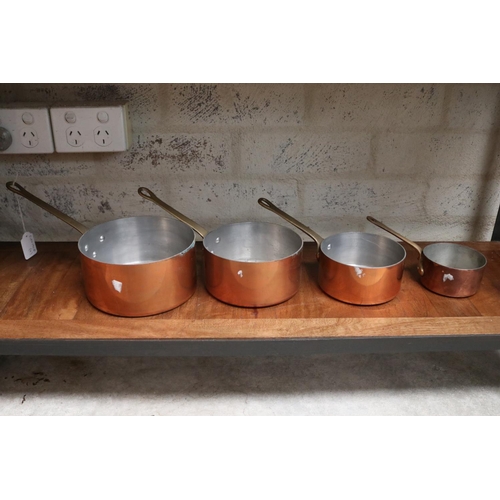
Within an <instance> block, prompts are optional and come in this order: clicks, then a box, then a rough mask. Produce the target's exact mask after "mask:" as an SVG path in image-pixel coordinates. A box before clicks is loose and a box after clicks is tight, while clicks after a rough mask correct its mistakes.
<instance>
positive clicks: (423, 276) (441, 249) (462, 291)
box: [367, 217, 487, 297]
mask: <svg viewBox="0 0 500 500" xmlns="http://www.w3.org/2000/svg"><path fill="white" fill-rule="evenodd" d="M367 219H368V220H369V221H370V222H371V223H372V224H375V225H376V226H378V227H380V228H382V229H383V230H384V231H387V232H388V233H391V234H392V235H393V236H396V238H399V239H400V240H401V241H404V242H405V243H408V245H410V246H412V247H413V248H414V249H415V250H416V251H417V252H418V264H417V270H418V273H419V274H420V281H421V283H422V285H424V286H425V287H426V288H428V289H429V290H430V291H431V292H435V293H438V294H439V295H445V296H446V297H470V296H471V295H474V294H475V293H476V292H477V291H478V289H479V286H480V285H481V279H482V277H483V274H484V268H485V266H486V262H487V261H486V257H485V256H484V255H483V254H482V253H480V252H478V251H477V250H474V249H473V248H469V247H466V246H464V245H457V244H456V243H432V244H430V245H427V246H426V247H425V248H424V249H422V248H421V247H420V246H419V245H417V244H416V243H415V242H413V241H411V240H409V239H408V238H406V237H404V236H402V235H401V234H399V233H397V232H396V231H394V229H391V228H390V227H387V226H386V225H385V224H383V223H382V222H380V221H378V220H377V219H374V218H373V217H367Z"/></svg>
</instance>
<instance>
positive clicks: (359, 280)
mask: <svg viewBox="0 0 500 500" xmlns="http://www.w3.org/2000/svg"><path fill="white" fill-rule="evenodd" d="M259 204H260V205H261V206H262V207H264V208H266V209H267V210H270V211H271V212H274V213H276V214H277V215H279V216H280V217H282V218H283V219H285V220H286V221H288V222H289V223H290V224H293V225H294V226H295V227H297V228H298V229H300V230H301V231H303V232H304V233H306V234H307V235H308V236H310V237H311V238H312V239H313V240H314V241H315V242H316V244H317V245H318V260H319V270H318V271H319V272H318V283H319V286H320V288H321V289H322V290H323V291H324V292H325V293H326V294H327V295H329V296H330V297H333V298H334V299H337V300H340V301H342V302H347V303H349V304H355V305H375V304H382V303H384V302H388V301H390V300H392V299H393V298H394V297H395V296H396V295H397V294H398V292H399V290H400V288H401V280H402V277H403V270H404V261H405V258H406V251H405V249H404V248H403V247H402V246H401V245H400V244H399V243H397V242H396V241H393V240H391V239H389V238H385V237H381V236H377V235H375V234H370V233H358V232H346V233H338V234H334V235H333V236H330V237H328V238H325V239H323V238H322V237H321V236H320V235H319V234H317V233H316V232H315V231H313V230H312V229H311V228H309V227H307V226H305V225H304V224H302V223H301V222H299V221H298V220H297V219H295V218H293V217H291V216H290V215H289V214H287V213H285V212H283V211H282V210H280V209H279V208H278V207H276V206H275V205H274V204H272V203H271V202H270V201H269V200H266V199H265V198H260V199H259Z"/></svg>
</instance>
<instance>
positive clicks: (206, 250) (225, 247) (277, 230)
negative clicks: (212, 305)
mask: <svg viewBox="0 0 500 500" xmlns="http://www.w3.org/2000/svg"><path fill="white" fill-rule="evenodd" d="M139 194H140V195H141V196H142V197H143V198H145V199H146V200H149V201H152V202H154V203H156V204H157V205H158V206H160V207H161V208H163V209H164V210H166V211H167V212H168V213H170V214H171V215H173V216H174V217H176V218H178V219H180V220H181V221H182V222H184V223H185V224H188V225H189V226H190V227H191V228H192V229H194V230H195V231H196V232H197V233H198V234H199V235H200V236H201V237H202V238H203V254H204V261H205V286H206V287H207V290H208V291H209V292H210V294H212V295H213V296H214V297H215V298H217V299H219V300H220V301H222V302H226V303H228V304H232V305H235V306H241V307H265V306H271V305H274V304H279V303H280V302H284V301H285V300H288V299H289V298H291V297H292V296H293V295H295V293H297V290H298V288H299V280H300V264H301V260H302V247H303V242H302V238H301V237H300V236H299V235H298V234H297V233H295V232H294V231H292V230H291V229H289V228H286V227H283V226H280V225H279V224H269V223H266V222H238V223H234V224H226V225H223V226H221V227H219V228H217V229H215V230H213V231H210V232H208V231H207V230H205V229H204V228H202V227H201V226H200V225H199V224H197V223H196V222H194V221H192V220H191V219H189V218H187V217H186V216H185V215H183V214H181V213H180V212H178V211H177V210H175V209H174V208H172V207H170V206H169V205H167V204H166V203H164V202H163V201H162V200H160V199H159V198H158V197H157V196H155V194H154V193H152V192H151V191H150V190H149V189H147V188H144V187H141V188H139Z"/></svg>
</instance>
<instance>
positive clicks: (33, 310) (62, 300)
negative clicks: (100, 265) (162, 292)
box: [0, 242, 500, 340]
mask: <svg viewBox="0 0 500 500" xmlns="http://www.w3.org/2000/svg"><path fill="white" fill-rule="evenodd" d="M464 244H466V245H468V246H471V247H473V248H475V249H477V250H479V251H480V252H482V253H484V254H485V256H486V258H487V259H488V265H487V267H486V270H485V273H484V278H483V281H482V284H481V287H480V289H479V292H478V293H477V294H476V295H474V296H473V297H470V298H464V299H452V298H447V297H442V296H440V295H436V294H434V293H432V292H430V291H428V290H426V289H425V288H423V287H422V286H421V285H420V283H419V278H418V273H417V271H416V255H415V252H414V251H412V250H411V249H409V247H407V246H406V245H405V247H406V249H407V251H408V257H407V260H406V268H405V273H404V276H403V281H402V286H401V291H400V292H399V294H398V296H397V297H396V298H395V299H394V300H392V301H391V302H388V303H386V304H382V305H378V306H354V305H349V304H344V303H342V302H338V301H337V300H334V299H332V298H330V297H328V296H327V295H325V294H324V293H323V292H322V291H321V290H320V289H319V287H318V284H317V272H318V268H317V263H316V258H315V246H314V245H313V244H310V243H306V244H305V249H304V261H303V265H302V271H301V273H302V274H301V285H300V289H299V292H298V293H297V294H296V295H295V296H294V297H292V298H291V299H290V300H288V301H287V302H285V303H283V304H279V305H276V306H272V307H266V308H253V309H246V308H239V307H234V306H230V305H226V304H223V303H221V302H219V301H217V300H216V299H214V298H213V297H212V296H210V295H209V294H208V292H207V291H206V289H205V287H204V284H203V277H202V276H203V275H202V272H201V270H202V263H201V254H202V252H201V247H200V245H199V244H198V246H197V255H198V277H199V278H198V285H197V289H196V292H195V294H194V295H193V297H191V299H189V300H188V301H187V302H186V303H184V304H183V305H181V306H180V307H178V308H176V309H174V310H172V311H168V312H166V313H163V314H159V315H156V316H150V317H146V318H134V319H131V318H118V317H115V316H111V315H108V314H105V313H103V312H100V311H99V310H97V309H95V308H94V307H93V306H92V305H90V303H89V302H88V301H87V299H86V297H85V292H84V290H83V283H82V273H81V269H80V260H79V252H78V248H77V244H76V243H39V244H38V254H37V255H35V256H34V257H33V258H32V259H30V260H28V261H26V260H24V257H23V255H22V251H21V247H20V244H19V243H0V340H26V339H38V340H64V339H67V340H70V339H80V340H86V339H88V340H98V339H102V340H113V339H121V340H134V339H136V340H141V339H142V340H147V339H159V340H169V339H193V340H202V339H218V340H224V339H226V340H230V339H304V338H356V337H360V338H361V337H363V338H367V337H368V338H381V337H400V338H401V337H419V336H447V335H453V336H460V335H492V334H494V335H499V334H500V243H499V242H481V243H464Z"/></svg>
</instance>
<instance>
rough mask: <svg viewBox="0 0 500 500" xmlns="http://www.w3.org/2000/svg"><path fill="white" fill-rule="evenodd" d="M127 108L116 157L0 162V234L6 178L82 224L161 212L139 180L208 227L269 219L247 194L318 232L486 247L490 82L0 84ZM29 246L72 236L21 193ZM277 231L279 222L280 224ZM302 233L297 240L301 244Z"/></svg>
mask: <svg viewBox="0 0 500 500" xmlns="http://www.w3.org/2000/svg"><path fill="white" fill-rule="evenodd" d="M115 99H127V100H128V101H129V102H130V108H131V117H132V127H133V146H132V148H131V149H130V150H129V151H127V152H125V153H113V154H104V153H99V154H85V155H84V154H57V153H56V154H52V155H34V156H31V155H26V156H13V155H8V156H7V155H6V156H0V182H1V185H0V240H2V241H12V240H17V239H19V238H20V236H21V235H22V232H23V230H22V225H21V221H20V217H19V214H18V206H17V201H16V199H15V196H14V195H13V194H12V193H10V192H9V191H7V190H6V189H5V188H4V187H2V186H4V184H5V182H6V181H8V180H13V179H14V178H15V177H16V176H17V175H18V182H19V183H20V184H22V185H24V186H25V187H26V188H28V189H29V190H31V191H33V192H34V193H36V194H37V195H39V196H40V197H42V198H44V199H45V200H47V201H48V202H49V203H52V204H54V205H55V206H57V207H58V208H59V209H61V210H63V211H64V212H66V213H68V215H70V216H72V217H74V218H75V219H78V220H79V221H80V222H82V223H84V224H86V225H89V226H92V225H94V224H97V223H99V222H104V221H107V220H111V219H114V218H119V217H124V216H130V215H147V214H162V212H161V210H160V209H159V208H158V207H156V206H155V205H153V204H151V203H148V202H146V201H144V200H142V198H140V197H139V196H138V195H137V194H136V193H137V188H138V187H139V186H141V185H143V186H147V187H149V188H151V189H152V190H153V191H155V192H156V193H157V194H158V195H159V196H160V197H163V198H164V199H165V200H166V201H167V202H168V203H169V204H171V205H173V206H175V207H176V208H178V209H179V210H180V211H183V212H185V213H186V215H188V216H190V217H191V218H193V219H195V220H197V221H199V222H200V223H201V224H203V225H205V226H206V227H207V228H208V229H211V228H214V227H216V226H217V225H219V224H223V223H227V222H232V221H244V220H265V221H272V222H279V223H281V222H282V221H281V219H278V218H277V217H276V216H274V215H273V214H271V213H270V212H268V211H266V210H264V209H262V208H261V207H259V205H258V204H257V199H258V198H259V197H260V196H265V197H268V198H270V199H271V200H272V201H274V202H275V203H276V204H278V205H279V206H281V207H282V208H284V209H285V210H287V211H289V212H290V213H291V214H292V215H294V216H296V217H297V218H299V219H301V220H302V221H303V222H305V223H306V224H307V225H309V226H311V227H312V228H313V229H315V230H317V231H318V232H319V233H321V234H323V235H325V236H327V235H329V234H332V233H334V232H339V231H345V230H356V231H358V230H368V231H372V232H378V231H379V230H378V229H377V228H375V227H374V226H371V225H370V224H369V223H368V222H366V220H365V218H366V215H369V214H370V215H373V216H374V217H376V218H379V219H381V220H383V221H384V222H386V223H387V224H389V225H392V226H394V228H395V229H396V230H398V231H400V232H402V233H405V234H407V235H408V236H409V237H412V238H415V239H418V240H464V239H471V240H488V239H489V238H490V235H491V231H492V227H493V224H494V221H495V216H496V212H497V210H498V205H499V203H500V182H499V181H500V168H499V166H500V141H499V130H500V85H498V84H491V85H482V84H477V85H476V84H474V85H462V84H438V85H431V84H415V85H407V84H405V85H399V84H387V85H378V84H362V85H358V84H353V85H344V84H331V85H329V84H328V85H323V84H318V85H301V84H259V85H257V84H235V85H229V84H223V85H200V84H193V85H178V84H153V85H145V84H130V85H128V84H127V85H87V84H85V85H83V84H82V85H63V84H57V85H46V84H43V85H34V84H29V85H24V84H23V85H0V102H12V101H37V102H47V103H50V102H54V101H74V100H82V101H84V100H115ZM20 204H21V207H22V210H23V214H24V219H25V223H26V225H27V228H29V230H31V231H32V232H33V233H34V234H35V235H36V238H37V239H38V240H39V241H43V240H61V241H64V240H76V239H78V237H79V235H78V233H77V232H76V231H74V230H73V229H71V228H70V227H68V226H66V225H65V224H64V223H62V222H60V221H59V220H57V219H55V218H54V217H52V216H51V215H48V214H45V213H43V212H42V211H41V210H40V209H39V208H38V207H36V206H34V205H32V204H30V203H29V202H27V201H25V200H22V199H20ZM283 224H286V223H285V222H283ZM305 239H307V238H306V237H305Z"/></svg>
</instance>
